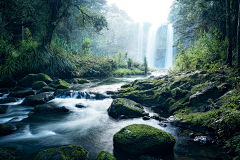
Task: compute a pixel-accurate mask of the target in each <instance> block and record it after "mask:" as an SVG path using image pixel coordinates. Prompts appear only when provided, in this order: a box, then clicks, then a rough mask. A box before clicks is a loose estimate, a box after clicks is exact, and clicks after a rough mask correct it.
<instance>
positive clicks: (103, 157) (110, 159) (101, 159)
mask: <svg viewBox="0 0 240 160" xmlns="http://www.w3.org/2000/svg"><path fill="white" fill-rule="evenodd" d="M95 160H116V158H115V157H114V156H113V155H112V154H111V153H109V152H106V151H101V152H100V153H98V155H97V157H96V158H95Z"/></svg>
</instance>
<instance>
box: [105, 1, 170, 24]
mask: <svg viewBox="0 0 240 160" xmlns="http://www.w3.org/2000/svg"><path fill="white" fill-rule="evenodd" d="M107 1H108V4H109V5H110V4H112V3H116V4H117V6H118V7H119V8H120V9H122V10H125V11H126V12H127V14H128V15H129V16H130V17H131V18H132V19H133V20H134V21H135V22H150V23H152V24H163V23H166V22H167V17H168V14H169V12H170V6H171V5H172V2H173V0H107Z"/></svg>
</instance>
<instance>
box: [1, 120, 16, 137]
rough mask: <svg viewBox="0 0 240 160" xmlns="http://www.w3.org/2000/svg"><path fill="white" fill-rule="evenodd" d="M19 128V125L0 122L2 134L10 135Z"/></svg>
mask: <svg viewBox="0 0 240 160" xmlns="http://www.w3.org/2000/svg"><path fill="white" fill-rule="evenodd" d="M16 130H17V127H16V126H14V125H13V124H10V123H4V124H0V136H4V135H9V134H11V133H13V132H14V131H16Z"/></svg>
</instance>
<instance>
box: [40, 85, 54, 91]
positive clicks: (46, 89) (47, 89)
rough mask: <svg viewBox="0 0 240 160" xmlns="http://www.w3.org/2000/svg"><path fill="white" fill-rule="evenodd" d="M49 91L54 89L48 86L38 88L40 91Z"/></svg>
mask: <svg viewBox="0 0 240 160" xmlns="http://www.w3.org/2000/svg"><path fill="white" fill-rule="evenodd" d="M51 91H55V89H54V88H52V87H50V86H45V87H42V88H41V90H40V92H51Z"/></svg>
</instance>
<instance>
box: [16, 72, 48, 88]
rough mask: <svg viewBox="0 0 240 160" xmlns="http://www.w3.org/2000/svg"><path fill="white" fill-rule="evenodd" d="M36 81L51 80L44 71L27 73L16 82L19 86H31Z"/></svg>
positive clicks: (46, 81)
mask: <svg viewBox="0 0 240 160" xmlns="http://www.w3.org/2000/svg"><path fill="white" fill-rule="evenodd" d="M36 81H43V82H45V83H47V84H49V83H51V82H52V81H53V80H52V79H51V78H50V77H49V76H48V75H46V74H44V73H39V74H28V75H27V76H26V77H24V78H23V79H21V80H20V81H19V82H18V85H19V86H21V87H32V84H33V83H34V82H36Z"/></svg>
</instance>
